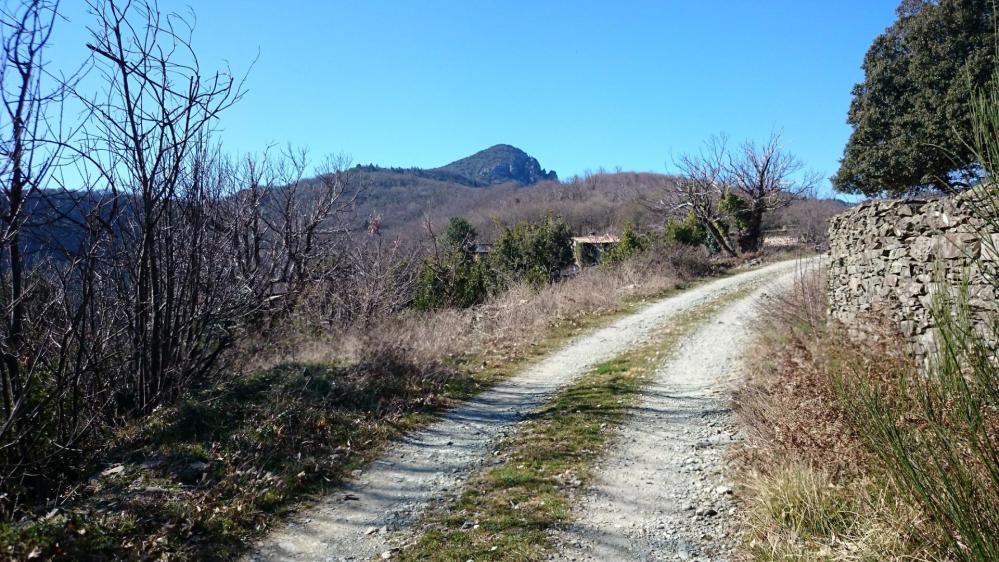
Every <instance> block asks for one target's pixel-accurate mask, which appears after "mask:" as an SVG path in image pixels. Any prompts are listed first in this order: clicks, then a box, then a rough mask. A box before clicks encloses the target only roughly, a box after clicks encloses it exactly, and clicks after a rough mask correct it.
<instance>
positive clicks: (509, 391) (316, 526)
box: [247, 261, 796, 561]
mask: <svg viewBox="0 0 999 562" xmlns="http://www.w3.org/2000/svg"><path fill="white" fill-rule="evenodd" d="M795 264H796V262H794V261H789V262H781V263H777V264H772V265H768V266H766V267H763V268H760V269H757V270H753V271H748V272H744V273H740V274H738V275H733V276H730V277H727V278H724V279H719V280H715V281H712V282H709V283H705V284H703V285H700V286H698V287H695V288H693V289H690V290H687V291H684V292H682V293H680V294H678V295H675V296H672V297H669V298H666V299H663V300H661V301H658V302H656V303H653V304H651V305H649V306H647V307H645V308H643V309H641V310H639V311H638V312H636V313H634V314H631V315H629V316H627V317H625V318H622V319H620V320H618V321H616V322H614V323H613V324H611V325H609V326H607V327H604V328H601V329H598V330H595V331H593V332H590V333H588V334H586V335H583V336H579V337H577V338H575V339H573V340H572V341H571V342H570V343H569V344H568V345H566V346H565V347H564V348H563V349H562V350H560V351H558V352H556V353H554V354H552V355H550V356H548V357H546V358H545V359H543V360H541V361H539V362H538V363H536V364H534V365H533V366H531V367H529V368H527V369H525V370H524V371H522V372H521V373H519V374H517V375H515V376H513V377H511V378H509V379H508V380H506V381H505V382H503V383H501V384H499V385H498V386H496V387H494V388H493V389H491V390H489V391H486V392H483V393H482V394H480V395H478V396H476V397H475V398H473V399H471V400H469V401H467V402H465V403H463V404H462V405H460V406H458V407H456V408H455V409H453V410H451V411H449V412H448V413H446V414H445V415H444V416H443V417H442V418H441V419H440V420H439V421H437V422H435V423H433V424H431V425H430V426H429V427H427V428H426V429H424V430H421V431H419V432H416V433H414V434H412V435H410V436H408V437H407V438H405V439H403V440H402V441H401V442H399V443H396V444H394V445H392V446H390V448H389V450H388V451H387V453H386V454H385V455H383V457H382V458H380V459H378V460H376V461H374V462H373V463H372V464H371V465H369V466H368V467H367V468H366V469H365V470H363V471H358V473H356V474H355V475H354V477H353V478H352V479H351V481H350V482H348V483H346V484H344V485H343V486H342V487H341V488H340V489H338V490H337V491H336V492H334V493H332V494H330V495H329V496H328V497H327V498H326V499H324V500H323V502H322V503H321V504H320V505H318V506H317V507H316V508H314V509H312V510H310V511H307V512H305V513H302V514H300V515H298V516H295V517H293V518H292V520H291V521H290V522H289V523H288V524H286V525H284V526H282V527H281V528H279V529H277V530H275V531H274V532H272V533H271V534H270V535H269V536H268V537H266V538H265V539H264V540H263V541H261V542H260V543H259V544H258V545H257V546H256V548H255V549H254V552H252V553H251V554H249V555H248V556H247V560H261V561H263V560H268V561H277V560H282V561H305V560H367V559H370V558H372V557H375V556H378V555H380V554H382V553H385V552H388V551H390V550H391V549H392V544H391V541H390V535H391V532H392V531H395V530H399V529H405V528H406V527H407V525H408V524H409V523H410V522H412V521H414V520H415V518H416V517H417V516H418V515H419V514H420V513H422V512H423V511H424V510H425V509H426V507H427V506H428V505H429V504H430V503H431V502H433V501H437V500H441V499H445V498H449V497H452V496H453V495H456V494H457V493H458V492H459V490H460V486H461V484H462V483H463V482H464V480H465V478H466V477H467V475H468V473H469V472H470V471H471V470H472V469H474V468H475V467H476V466H479V465H481V464H483V463H485V462H499V461H493V460H492V457H491V455H490V451H491V445H492V444H493V443H494V442H495V441H497V440H498V439H499V438H501V437H503V436H505V435H506V434H508V433H509V432H511V431H513V430H515V425H516V423H517V422H518V421H519V420H521V419H522V418H523V416H524V415H525V414H527V413H529V412H530V411H532V410H534V409H536V408H538V407H539V406H540V405H542V404H544V403H545V402H546V401H547V400H548V399H549V398H550V397H551V395H552V394H553V393H554V392H556V391H558V390H559V389H560V388H561V387H563V386H565V385H567V384H569V383H571V382H572V381H573V380H575V379H576V378H577V377H579V376H580V375H582V374H584V373H585V372H586V371H587V370H588V369H589V368H590V367H591V366H593V365H594V364H596V363H599V362H601V361H605V360H607V359H610V358H612V357H614V356H615V355H617V354H619V353H621V352H622V351H623V350H625V349H627V348H629V347H630V346H633V345H635V344H637V343H639V342H641V341H643V340H646V339H647V337H648V334H649V332H650V331H651V330H653V329H654V328H656V327H659V326H661V325H663V324H664V323H666V322H668V321H669V319H670V318H671V317H673V316H675V315H676V314H678V313H681V312H683V311H685V310H688V309H690V308H692V307H695V306H697V305H698V304H700V303H703V302H705V301H708V300H711V299H714V298H717V297H718V296H720V295H722V294H724V293H727V292H730V291H733V290H737V289H739V288H741V287H743V286H745V285H746V284H748V283H760V282H762V281H765V280H767V279H772V278H774V277H777V276H783V275H785V274H786V273H787V272H788V271H792V270H794V269H795V267H796V265H795ZM740 310H741V308H740ZM726 317H728V315H727V316H726ZM728 332H729V330H728V329H727V327H725V326H722V329H720V330H719V333H718V334H716V335H714V336H712V337H713V338H715V339H714V340H713V341H714V343H713V344H712V345H711V346H710V348H711V352H712V353H711V354H702V355H703V357H702V360H703V361H705V362H708V361H714V359H712V358H711V356H712V354H719V353H724V352H725V351H726V350H730V349H733V347H732V346H730V345H729V344H728V342H729V337H730V334H729V333H728ZM720 343H721V344H722V345H719V344H720ZM733 343H735V342H733ZM706 383H707V379H705V384H706ZM692 384H693V385H694V386H691V387H690V389H689V390H684V392H688V391H689V392H694V393H697V392H702V390H698V388H700V386H699V385H701V382H698V381H694V382H692ZM703 391H706V390H703ZM656 394H657V395H658V391H657V392H656ZM674 406H675V405H670V406H669V407H674ZM650 407H657V406H656V405H654V404H653V405H651V406H650ZM698 407H699V406H698ZM698 411H700V410H698ZM668 414H670V413H669V412H663V413H662V415H668ZM656 423H659V422H656ZM687 425H688V426H691V427H692V426H693V425H695V424H694V423H693V420H691V422H690V423H688V424H687ZM638 433H639V434H640V433H641V431H639V432H638ZM684 439H685V441H683V445H682V447H681V448H684V450H685V452H689V448H687V446H686V443H687V442H688V441H691V440H695V437H694V436H693V435H686V436H684ZM627 442H630V441H626V443H627ZM657 442H658V441H657ZM656 446H658V447H664V446H665V447H672V446H674V445H670V444H666V445H663V443H662V442H658V445H656ZM676 446H680V445H676ZM630 448H631V447H630V446H629V450H630ZM660 452H662V453H666V452H668V451H667V450H664V451H660ZM637 454H638V453H637V452H636V457H634V458H635V459H636V460H635V461H634V462H644V461H642V460H638V456H637ZM676 454H679V453H678V452H674V453H673V454H672V455H665V454H664V455H663V457H661V458H660V459H659V460H658V461H655V462H671V461H672V460H673V457H674V456H676ZM669 466H670V468H669V469H668V470H667V472H670V471H673V472H676V470H677V467H676V466H673V465H669ZM655 482H656V483H657V484H658V483H665V482H664V481H663V480H662V479H660V480H658V481H655ZM687 484H689V482H688V481H677V482H676V485H684V486H685V485H687ZM642 486H643V487H649V486H648V485H646V484H644V483H643V484H642ZM670 488H671V489H675V486H673V485H671V486H670ZM636 492H637V491H636V490H634V489H631V490H630V494H631V496H629V497H633V496H634V494H635V493H636ZM688 519H689V518H688ZM600 529H601V532H603V529H604V527H600ZM693 548H694V547H691V549H693ZM614 559H616V558H614Z"/></svg>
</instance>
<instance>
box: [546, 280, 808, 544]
mask: <svg viewBox="0 0 999 562" xmlns="http://www.w3.org/2000/svg"><path fill="white" fill-rule="evenodd" d="M796 274H797V273H796V272H793V271H792V272H790V273H785V274H784V275H782V276H780V277H778V278H776V279H774V280H773V281H772V282H770V283H766V284H765V285H764V286H763V287H761V288H760V289H759V290H758V291H756V292H754V293H753V294H752V295H750V296H749V297H746V298H743V299H740V300H739V301H737V302H735V303H733V304H731V305H729V306H727V307H726V308H725V309H724V310H723V311H722V312H721V313H720V314H719V315H717V316H715V317H713V318H712V319H711V320H709V321H708V322H705V323H704V324H703V325H702V326H701V327H700V328H699V329H698V330H696V331H695V332H694V333H692V334H690V335H689V336H687V337H685V338H683V340H681V343H680V345H679V346H678V348H677V349H676V351H675V352H674V353H673V354H672V356H671V357H670V359H668V360H667V361H666V363H665V364H664V365H663V366H662V367H661V368H659V369H658V371H657V375H656V379H655V381H654V382H653V383H652V384H651V385H650V386H649V387H648V388H647V389H646V391H645V393H644V399H643V400H642V401H641V402H640V403H639V405H638V406H637V407H636V408H635V412H634V414H633V415H632V416H631V417H630V419H629V420H628V422H627V423H626V424H625V425H624V427H623V428H622V429H621V432H620V435H619V436H618V438H617V439H616V443H615V444H614V445H613V446H612V447H611V449H612V450H613V451H614V454H613V455H611V456H609V457H608V458H607V459H606V461H605V462H604V463H603V464H602V465H601V467H600V470H599V471H598V474H597V478H596V483H595V485H593V486H592V487H591V488H590V489H589V490H587V492H586V493H584V494H583V498H581V500H580V501H579V503H578V505H577V508H576V512H575V518H574V523H573V524H572V525H571V526H570V528H569V529H568V530H567V531H565V532H563V533H559V535H558V536H557V539H556V543H557V544H558V545H559V546H558V554H557V555H556V556H555V559H556V560H574V561H582V560H601V561H604V560H643V561H644V560H687V559H697V560H724V559H727V558H728V557H729V554H730V552H731V548H732V547H733V546H734V536H733V535H732V533H733V529H732V525H731V522H732V514H733V511H734V509H735V508H734V504H733V502H732V500H733V496H732V489H731V487H730V486H729V483H728V482H727V481H726V479H725V475H724V471H723V467H724V458H723V457H724V453H725V449H726V447H727V445H728V444H729V443H731V442H732V441H733V440H736V439H737V438H738V436H737V434H736V431H735V428H734V427H733V423H732V420H731V416H730V412H729V410H728V404H729V385H728V384H727V383H729V382H730V381H731V380H732V379H733V378H735V377H736V376H738V373H739V369H740V368H741V363H742V362H741V358H742V350H743V349H744V348H745V344H746V343H747V341H748V339H749V336H750V329H749V323H750V322H751V321H752V319H753V318H754V317H755V316H756V314H757V313H758V311H759V310H758V309H759V304H760V302H761V301H760V299H761V297H762V296H763V295H764V294H765V293H767V292H775V291H779V290H780V289H781V288H782V287H783V288H786V287H787V286H788V285H789V284H790V283H791V281H792V280H793V279H794V277H795V275H796Z"/></svg>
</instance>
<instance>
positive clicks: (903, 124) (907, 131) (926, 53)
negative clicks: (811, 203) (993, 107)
mask: <svg viewBox="0 0 999 562" xmlns="http://www.w3.org/2000/svg"><path fill="white" fill-rule="evenodd" d="M993 13H994V8H993V3H992V0H904V1H903V2H902V4H901V5H900V6H899V7H898V10H897V14H898V19H897V21H896V22H895V23H894V24H893V25H892V26H891V27H889V28H888V29H887V30H885V32H884V33H883V34H882V35H880V36H878V37H877V38H876V39H875V40H874V43H873V44H872V45H871V48H870V50H869V51H868V52H867V55H866V56H865V57H864V64H863V69H864V82H863V83H861V84H857V85H856V86H854V88H853V101H852V103H851V104H850V110H849V115H848V118H847V122H848V123H849V124H850V125H851V126H852V127H853V132H852V134H851V135H850V140H849V142H848V143H847V145H846V149H845V150H844V154H843V159H842V160H841V162H840V169H839V171H838V172H837V174H836V176H834V177H833V178H832V182H833V185H834V186H835V187H836V189H838V190H839V191H842V192H845V193H862V194H866V195H878V194H881V193H887V194H889V195H892V196H898V195H903V194H906V193H911V192H914V191H918V190H921V189H927V188H934V189H942V188H945V187H947V185H948V184H949V185H956V186H961V185H967V184H968V183H969V182H970V181H973V180H974V179H975V177H976V174H977V167H976V166H975V165H974V164H973V162H974V158H973V155H972V154H971V150H970V149H969V148H968V146H967V145H966V144H965V143H964V142H963V141H962V140H961V139H962V138H965V139H966V138H970V131H971V116H970V111H971V103H972V99H973V96H974V92H976V91H977V90H979V89H981V88H982V87H984V86H985V85H986V84H987V83H988V82H989V79H990V78H991V76H992V71H993V66H994V64H995V62H994V60H995V49H996V44H995V23H994V22H993ZM969 162H971V163H972V164H968V163H969Z"/></svg>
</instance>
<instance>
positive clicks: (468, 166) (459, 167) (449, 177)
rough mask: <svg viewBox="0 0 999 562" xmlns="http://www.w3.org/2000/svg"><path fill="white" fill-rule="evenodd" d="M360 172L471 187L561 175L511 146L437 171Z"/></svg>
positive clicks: (531, 181) (492, 149)
mask: <svg viewBox="0 0 999 562" xmlns="http://www.w3.org/2000/svg"><path fill="white" fill-rule="evenodd" d="M357 169H358V170H361V171H368V172H391V173H397V174H403V175H409V176H416V177H419V178H425V179H431V180H436V181H441V182H448V183H456V184H460V185H464V186H468V187H488V186H491V185H498V184H505V183H517V184H520V185H534V184H536V183H539V182H542V181H548V180H551V181H558V174H556V173H555V171H554V170H552V171H547V170H545V169H544V168H542V167H541V164H540V163H539V162H538V160H537V159H536V158H534V157H532V156H531V155H529V154H527V153H526V152H524V151H523V150H521V149H519V148H517V147H515V146H511V145H509V144H497V145H494V146H491V147H489V148H487V149H485V150H480V151H479V152H476V153H475V154H472V155H471V156H466V157H465V158H462V159H460V160H455V161H454V162H451V163H450V164H447V165H445V166H440V167H438V168H429V169H423V168H384V167H381V166H374V165H368V166H358V167H357Z"/></svg>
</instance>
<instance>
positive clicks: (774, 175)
mask: <svg viewBox="0 0 999 562" xmlns="http://www.w3.org/2000/svg"><path fill="white" fill-rule="evenodd" d="M803 168H804V164H803V163H802V162H801V160H799V159H798V158H797V157H796V156H794V155H793V154H791V153H789V152H787V151H786V150H785V149H784V148H783V147H782V146H781V134H780V133H779V132H775V133H772V134H771V135H770V137H769V138H768V139H767V140H766V141H764V142H762V143H759V144H757V143H756V142H753V141H747V142H745V143H743V145H742V147H741V148H740V150H739V152H738V153H737V154H735V155H734V156H732V157H730V158H729V161H728V170H727V176H728V178H729V182H730V184H731V186H732V189H734V190H735V191H736V192H737V194H738V195H739V196H741V197H744V198H745V199H746V201H747V204H746V205H743V206H740V207H741V208H739V209H736V210H733V214H734V215H735V218H736V219H737V221H738V223H739V226H740V228H739V233H738V236H737V242H738V244H739V250H740V251H742V252H754V251H757V250H759V249H760V247H761V246H762V245H763V218H764V215H766V214H767V213H771V212H773V211H776V210H778V209H782V208H784V207H786V206H788V205H790V204H791V202H792V201H794V200H795V199H799V198H801V197H804V196H806V195H808V194H810V193H812V192H813V191H814V189H815V187H816V186H817V185H818V182H819V177H818V176H817V175H816V174H813V173H802V171H803Z"/></svg>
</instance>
